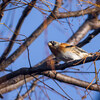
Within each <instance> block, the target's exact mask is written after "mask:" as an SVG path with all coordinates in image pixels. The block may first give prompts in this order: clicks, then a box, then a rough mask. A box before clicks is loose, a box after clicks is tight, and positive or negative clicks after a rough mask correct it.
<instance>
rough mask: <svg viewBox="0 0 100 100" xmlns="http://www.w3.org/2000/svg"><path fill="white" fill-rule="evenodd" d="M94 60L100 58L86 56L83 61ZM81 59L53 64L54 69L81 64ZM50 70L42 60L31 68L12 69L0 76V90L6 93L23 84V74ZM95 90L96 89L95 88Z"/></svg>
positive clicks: (99, 57) (28, 75)
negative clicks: (10, 71)
mask: <svg viewBox="0 0 100 100" xmlns="http://www.w3.org/2000/svg"><path fill="white" fill-rule="evenodd" d="M94 60H100V56H93V57H88V58H87V59H86V60H85V62H84V63H87V62H90V61H94ZM83 61H84V60H83ZM83 61H82V59H81V60H77V61H72V62H68V63H64V64H60V65H55V66H54V67H55V68H54V69H55V70H64V69H65V68H69V67H72V66H76V65H80V64H83ZM50 70H52V67H51V66H47V63H45V62H44V63H43V64H42V65H40V66H39V65H38V66H37V65H36V66H35V67H33V68H21V69H19V70H17V71H14V72H13V73H10V74H7V75H5V76H3V77H1V78H0V92H1V93H6V92H8V91H11V90H13V89H16V88H18V87H19V86H21V85H22V84H24V75H25V76H26V77H30V75H33V76H35V75H36V74H45V71H50ZM31 78H32V77H31ZM14 80H15V81H14ZM20 81H21V82H20ZM21 83H22V84H21ZM14 85H15V86H14ZM77 86H78V85H77ZM93 90H94V89H93ZM96 91H98V90H96Z"/></svg>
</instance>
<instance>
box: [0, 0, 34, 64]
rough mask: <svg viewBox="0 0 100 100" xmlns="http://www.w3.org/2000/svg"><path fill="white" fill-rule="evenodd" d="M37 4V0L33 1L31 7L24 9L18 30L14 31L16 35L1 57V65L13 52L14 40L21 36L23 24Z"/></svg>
mask: <svg viewBox="0 0 100 100" xmlns="http://www.w3.org/2000/svg"><path fill="white" fill-rule="evenodd" d="M35 3H36V0H32V1H31V2H30V4H31V6H30V5H28V6H27V7H26V8H25V9H24V11H23V13H22V16H21V17H20V19H19V21H18V24H17V26H16V29H15V31H14V34H13V36H12V38H11V41H10V43H9V44H8V46H7V48H6V49H5V51H4V52H3V54H2V56H1V58H0V63H1V62H2V61H3V60H5V59H6V57H7V56H8V54H9V53H10V51H11V49H12V47H13V45H14V43H15V42H14V40H15V39H16V38H17V36H18V35H19V32H20V29H21V26H22V24H23V22H24V20H25V18H26V17H27V16H28V14H29V13H30V11H31V10H32V8H33V7H34V5H35Z"/></svg>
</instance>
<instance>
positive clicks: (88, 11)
mask: <svg viewBox="0 0 100 100" xmlns="http://www.w3.org/2000/svg"><path fill="white" fill-rule="evenodd" d="M99 11H100V8H87V9H84V10H79V11H70V12H61V13H58V14H57V18H58V19H61V18H67V17H68V18H69V17H78V16H83V15H86V14H92V13H96V12H99Z"/></svg>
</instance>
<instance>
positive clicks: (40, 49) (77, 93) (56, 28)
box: [0, 0, 100, 100]
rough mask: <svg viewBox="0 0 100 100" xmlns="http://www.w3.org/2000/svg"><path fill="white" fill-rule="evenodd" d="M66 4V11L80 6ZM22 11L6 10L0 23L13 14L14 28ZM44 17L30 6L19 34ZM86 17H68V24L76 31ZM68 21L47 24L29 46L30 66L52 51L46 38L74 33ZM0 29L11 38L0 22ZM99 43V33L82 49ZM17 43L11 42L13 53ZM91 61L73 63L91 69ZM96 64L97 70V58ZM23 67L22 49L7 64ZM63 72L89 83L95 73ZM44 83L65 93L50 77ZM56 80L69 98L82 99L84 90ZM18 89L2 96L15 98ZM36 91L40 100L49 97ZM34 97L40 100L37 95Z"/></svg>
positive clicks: (90, 49)
mask: <svg viewBox="0 0 100 100" xmlns="http://www.w3.org/2000/svg"><path fill="white" fill-rule="evenodd" d="M66 2H67V1H66ZM67 3H68V2H67ZM67 3H66V4H65V5H64V7H65V6H67V10H68V9H71V10H72V11H75V10H78V9H79V8H80V7H79V5H78V3H77V2H76V0H73V1H72V3H71V5H70V6H68V4H67ZM83 8H84V7H83ZM22 11H23V8H18V9H15V10H11V11H9V12H8V11H6V12H5V14H4V18H3V19H2V21H1V23H5V24H7V25H8V26H9V25H10V24H9V23H10V22H12V16H13V25H12V28H11V29H12V30H13V31H14V29H15V27H16V25H17V21H18V19H19V18H20V16H21V14H22ZM7 16H9V20H8V23H7V19H8V17H7ZM44 17H45V16H44V15H43V14H42V13H40V12H39V11H38V10H37V9H35V8H33V9H32V11H31V13H30V14H29V15H28V17H27V18H26V19H25V21H24V24H23V25H22V28H21V30H20V34H24V35H25V36H27V37H28V36H29V35H30V34H31V33H32V32H33V31H34V30H35V29H36V28H37V27H38V26H39V25H40V24H41V23H42V22H43V20H44ZM86 18H87V16H82V17H76V18H68V19H67V20H68V21H69V22H70V23H71V27H72V29H73V31H74V32H76V30H77V29H78V28H79V26H80V25H81V24H82V23H83V22H84V20H85V19H86ZM67 20H66V19H61V20H59V21H60V23H59V22H58V21H53V22H52V23H51V24H50V25H49V26H48V28H47V29H46V30H45V31H44V32H43V33H42V34H41V35H40V36H39V37H38V38H37V39H36V40H35V41H34V42H33V43H32V44H31V45H30V46H29V52H30V59H31V64H32V66H34V65H35V64H37V63H38V62H40V61H42V60H43V59H45V58H46V57H47V56H48V55H50V54H51V52H50V50H49V48H48V46H47V42H48V41H51V40H53V41H58V42H65V41H66V40H67V39H68V38H69V37H70V36H71V35H72V34H73V33H72V31H71V29H70V27H69V25H68V24H67ZM0 28H1V29H2V30H0V32H1V34H0V36H1V37H11V35H12V33H11V32H10V31H9V30H8V29H7V28H6V27H5V26H4V25H0ZM91 32H92V31H91ZM91 32H89V33H91ZM87 35H88V34H87ZM22 38H24V37H22V36H18V39H22ZM99 43H100V34H99V35H98V36H96V37H95V38H94V39H93V40H92V41H91V42H90V43H88V44H87V45H85V46H84V47H82V48H83V49H84V50H86V51H87V52H93V53H94V52H97V51H98V50H99V49H100V45H99ZM0 46H1V47H2V49H1V50H0V51H1V52H0V54H2V51H3V49H5V48H6V46H7V43H1V44H0ZM18 46H19V44H16V45H14V48H13V50H12V52H14V51H15V50H16V48H18ZM12 52H11V53H12ZM11 53H10V54H11ZM91 63H92V62H91ZM91 63H89V64H84V65H81V66H76V67H75V68H76V69H80V71H94V66H93V64H92V66H90V65H91ZM89 66H90V67H89ZM96 66H97V70H98V69H99V66H100V61H97V62H96ZM22 67H29V64H28V57H27V51H25V52H24V53H23V54H22V55H21V56H20V57H19V58H18V59H17V60H16V61H15V62H14V63H12V64H11V65H10V66H9V69H12V70H17V69H19V68H22ZM66 70H67V69H66ZM68 70H71V71H77V70H75V69H68ZM4 74H5V73H4ZM65 74H66V75H69V76H72V77H75V78H78V79H82V80H85V81H89V82H91V81H92V80H93V78H94V76H95V75H94V74H84V73H83V74H78V73H76V74H75V73H65ZM44 79H45V77H44ZM57 82H58V81H57ZM45 83H46V84H48V85H49V86H51V87H52V88H54V89H55V90H57V91H59V92H60V93H61V94H63V95H65V94H64V93H63V92H62V91H61V89H59V87H58V86H57V85H56V83H55V82H54V81H53V80H52V79H47V80H46V81H45ZM58 83H59V85H60V86H62V88H63V89H64V90H65V91H66V93H67V94H68V95H70V96H71V97H72V98H75V99H74V100H81V97H82V96H84V95H85V93H84V91H83V90H85V89H83V88H78V87H75V86H73V85H69V84H65V83H60V82H58ZM28 85H29V86H30V84H28ZM39 85H43V84H42V83H39ZM43 86H44V85H43ZM24 87H25V86H24ZM18 90H19V89H17V90H14V91H12V92H10V93H9V95H6V97H5V98H8V97H9V98H10V99H9V100H14V99H15V96H16V94H17V93H18ZM24 90H26V89H23V93H24ZM44 91H47V94H48V95H49V97H50V99H51V100H56V99H57V100H63V98H62V97H61V96H59V95H57V94H56V93H55V92H52V91H49V90H48V89H47V90H44ZM89 92H90V91H89ZM12 93H13V95H12ZM35 93H36V94H37V96H39V95H40V94H41V97H42V99H43V100H48V98H45V96H44V95H43V94H42V93H41V89H40V88H36V90H35ZM89 94H90V95H91V96H92V98H93V100H96V99H95V95H96V94H97V92H94V91H91V92H90V93H89ZM96 96H97V95H96ZM34 99H36V97H35V94H34V93H33V94H32V100H34ZM42 99H41V100H42ZM5 100H6V99H5ZM26 100H27V99H26ZM37 100H39V98H38V99H37ZM85 100H91V97H90V96H89V95H88V96H87V98H86V99H85Z"/></svg>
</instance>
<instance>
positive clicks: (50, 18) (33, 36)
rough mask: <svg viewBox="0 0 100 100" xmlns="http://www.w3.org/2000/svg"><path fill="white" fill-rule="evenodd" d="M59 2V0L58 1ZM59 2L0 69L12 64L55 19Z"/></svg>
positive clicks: (0, 65)
mask: <svg viewBox="0 0 100 100" xmlns="http://www.w3.org/2000/svg"><path fill="white" fill-rule="evenodd" d="M60 1H61V0H60ZM60 1H59V0H57V1H56V4H55V5H56V6H55V8H54V10H53V12H52V13H51V14H50V15H49V16H48V18H47V19H46V20H44V22H43V23H42V24H41V25H40V26H39V27H38V28H37V29H36V30H35V31H34V32H33V33H32V34H31V35H30V36H29V37H28V38H27V39H26V41H25V42H24V43H23V44H22V45H21V46H20V47H19V48H18V49H17V50H16V51H15V52H14V53H13V54H12V55H11V56H10V57H8V58H7V59H6V60H5V61H3V62H2V63H1V64H0V69H1V70H3V69H5V68H6V67H7V66H8V65H9V64H11V63H12V62H14V61H15V60H16V59H17V58H18V57H19V56H20V55H21V53H22V52H23V51H24V50H25V49H26V48H27V47H28V46H29V45H30V44H31V43H32V42H33V41H34V40H35V39H36V38H37V37H38V36H39V35H40V34H41V33H42V32H43V31H44V30H45V29H46V28H47V26H48V25H49V24H50V23H51V22H52V21H53V20H54V19H55V16H54V14H56V13H57V12H58V7H59V6H60V3H59V2H60Z"/></svg>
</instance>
